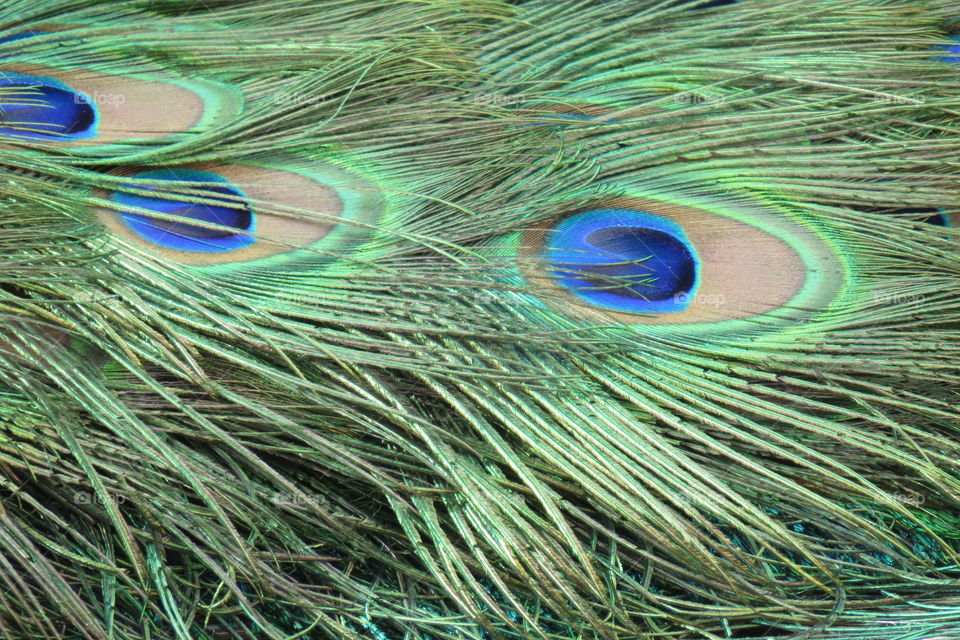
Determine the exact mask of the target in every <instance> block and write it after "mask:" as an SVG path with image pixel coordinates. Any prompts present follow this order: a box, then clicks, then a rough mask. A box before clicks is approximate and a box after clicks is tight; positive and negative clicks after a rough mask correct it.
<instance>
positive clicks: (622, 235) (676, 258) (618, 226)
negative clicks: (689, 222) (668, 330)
mask: <svg viewBox="0 0 960 640" xmlns="http://www.w3.org/2000/svg"><path fill="white" fill-rule="evenodd" d="M546 258H547V260H548V262H549V264H550V266H551V269H552V273H553V275H554V276H555V277H556V278H557V280H558V282H559V283H560V284H561V285H562V286H563V287H565V288H566V289H568V290H569V291H570V292H571V293H573V294H574V295H576V296H578V297H579V298H581V299H583V300H585V301H586V302H589V303H591V304H593V305H597V306H600V307H605V308H607V309H611V310H615V311H623V312H627V313H675V312H678V311H683V310H684V309H686V308H687V307H688V306H689V305H690V303H691V301H692V299H693V295H694V294H695V292H696V288H697V285H698V274H699V269H700V263H699V259H698V257H697V254H696V251H695V249H694V247H693V245H692V244H691V243H690V241H689V239H688V238H687V236H686V234H685V233H684V231H683V228H682V227H681V226H680V225H678V224H677V223H675V222H674V221H672V220H670V219H668V218H664V217H661V216H656V215H653V214H652V213H647V212H645V211H636V210H633V209H594V210H590V211H585V212H583V213H579V214H576V215H574V216H571V217H569V218H566V219H565V220H563V221H561V222H560V223H559V224H558V225H557V227H556V228H555V229H554V231H553V232H552V233H551V234H549V237H548V239H547V250H546Z"/></svg>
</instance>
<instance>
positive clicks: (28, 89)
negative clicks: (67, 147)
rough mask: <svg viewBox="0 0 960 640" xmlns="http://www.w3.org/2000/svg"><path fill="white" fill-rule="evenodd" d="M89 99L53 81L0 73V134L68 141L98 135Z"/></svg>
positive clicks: (93, 105)
mask: <svg viewBox="0 0 960 640" xmlns="http://www.w3.org/2000/svg"><path fill="white" fill-rule="evenodd" d="M98 120H99V115H98V113H97V107H96V105H95V104H94V103H93V102H92V101H91V100H90V98H89V97H88V96H87V95H85V94H83V93H80V92H79V91H74V90H73V89H71V88H70V87H68V86H67V85H66V84H64V83H63V82H61V81H59V80H57V79H56V78H48V77H46V76H31V75H26V74H22V73H12V72H9V71H0V135H7V136H15V137H17V138H25V139H32V140H60V141H62V140H69V139H85V138H93V137H95V136H96V135H97V124H98Z"/></svg>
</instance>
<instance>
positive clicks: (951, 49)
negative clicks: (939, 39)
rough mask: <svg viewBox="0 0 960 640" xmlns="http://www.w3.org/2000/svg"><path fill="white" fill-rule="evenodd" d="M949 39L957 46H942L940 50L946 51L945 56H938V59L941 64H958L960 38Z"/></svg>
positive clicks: (959, 60) (959, 58) (959, 61)
mask: <svg viewBox="0 0 960 640" xmlns="http://www.w3.org/2000/svg"><path fill="white" fill-rule="evenodd" d="M950 39H951V40H953V41H954V42H956V43H957V44H950V45H945V46H943V47H942V49H944V50H946V52H947V55H945V56H940V58H939V59H940V60H941V61H943V62H956V63H960V36H952V37H951V38H950Z"/></svg>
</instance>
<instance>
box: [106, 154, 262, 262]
mask: <svg viewBox="0 0 960 640" xmlns="http://www.w3.org/2000/svg"><path fill="white" fill-rule="evenodd" d="M134 177H135V178H138V179H142V180H167V181H172V182H188V183H216V185H210V184H206V185H199V184H189V185H184V187H183V188H184V189H188V190H190V191H195V192H197V193H195V194H190V195H189V196H186V194H180V195H181V196H185V197H192V198H203V199H205V200H208V202H202V203H200V202H186V201H184V200H179V199H177V195H178V194H177V193H176V191H174V189H175V188H174V187H173V186H170V187H166V188H164V187H157V186H144V185H132V184H127V185H124V186H125V187H130V188H135V189H142V190H145V191H158V192H165V193H166V194H168V195H167V197H153V196H147V195H140V194H134V193H126V192H122V191H116V192H114V193H113V194H112V196H111V200H113V201H114V202H116V203H118V204H120V205H125V206H128V207H136V208H139V209H151V210H153V211H156V212H157V213H162V214H165V215H169V216H179V217H181V218H187V219H190V220H196V221H197V222H203V223H209V224H215V225H219V226H218V227H216V228H214V227H204V226H200V225H196V224H191V223H190V222H187V221H186V220H173V219H170V218H159V217H156V216H151V215H148V214H141V213H133V212H123V213H122V214H121V216H120V217H121V219H122V220H123V221H124V223H125V224H126V225H127V226H128V227H129V228H130V229H131V230H132V231H133V232H135V233H136V234H138V235H140V236H141V237H143V238H144V239H146V240H149V241H150V242H153V243H155V244H157V245H159V246H161V247H165V248H168V249H177V250H181V251H205V252H224V251H235V250H237V249H242V248H244V247H247V246H249V245H251V244H253V242H254V240H255V238H254V237H253V236H252V235H249V234H251V233H253V231H254V227H255V222H256V216H255V215H254V213H253V211H252V210H251V208H250V206H249V204H248V202H247V200H248V199H247V197H246V196H245V195H244V194H243V192H242V191H240V190H239V189H238V188H237V187H235V186H234V185H233V184H231V183H230V181H229V180H227V179H226V178H224V177H223V176H220V175H218V174H216V173H212V172H209V171H197V170H194V169H160V170H156V171H145V172H142V173H138V174H136V175H135V176H134ZM177 191H179V190H177ZM218 196H219V197H218ZM218 201H219V202H222V203H223V204H222V205H221V204H217V202H218Z"/></svg>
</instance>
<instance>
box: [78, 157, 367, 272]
mask: <svg viewBox="0 0 960 640" xmlns="http://www.w3.org/2000/svg"><path fill="white" fill-rule="evenodd" d="M116 175H117V176H118V177H119V176H122V177H123V179H122V180H118V184H117V186H116V188H115V189H113V190H109V191H108V190H104V189H97V190H95V192H94V193H93V195H94V196H95V197H97V198H99V199H101V200H102V201H106V202H109V203H110V204H109V206H106V205H104V206H100V207H98V208H97V210H96V213H97V217H98V219H99V220H100V221H101V222H102V223H103V224H104V225H105V226H106V227H108V228H109V229H110V230H111V231H112V232H113V233H114V234H116V235H117V236H119V237H121V238H123V239H125V240H126V241H128V242H131V243H134V244H137V245H139V246H142V247H145V248H146V249H148V250H149V251H151V252H152V253H155V254H157V255H160V256H162V257H164V258H167V259H170V260H173V261H176V262H180V263H182V264H186V265H191V266H198V267H214V266H216V267H218V268H230V267H243V266H255V265H262V264H265V261H267V260H268V259H280V258H285V259H290V258H294V257H300V258H304V259H313V260H315V261H316V260H321V261H322V260H325V259H327V260H328V259H330V257H331V256H335V255H339V254H342V253H345V252H348V251H350V250H351V249H353V248H355V247H356V245H357V244H359V243H360V241H361V240H362V239H363V238H364V237H366V235H367V233H368V231H369V229H370V228H371V225H372V223H373V222H375V221H376V219H377V218H378V217H379V216H380V214H381V212H382V210H383V203H382V199H381V195H380V192H379V191H378V190H377V189H375V188H374V186H373V185H372V184H371V183H369V182H368V181H367V180H366V179H365V178H363V177H361V176H359V175H358V174H356V173H354V172H352V171H348V170H346V169H343V168H341V167H339V166H335V165H332V164H326V163H318V162H309V163H307V162H301V163H296V162H293V161H291V162H290V163H289V164H285V165H284V166H283V168H281V167H279V166H273V165H271V166H267V165H259V164H247V163H215V162H208V163H196V164H191V165H186V166H181V167H172V168H166V169H153V170H147V169H139V170H137V169H132V170H130V169H128V170H124V171H122V172H119V171H118V172H117V173H116Z"/></svg>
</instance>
